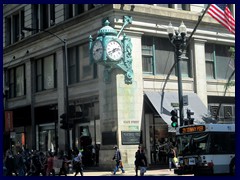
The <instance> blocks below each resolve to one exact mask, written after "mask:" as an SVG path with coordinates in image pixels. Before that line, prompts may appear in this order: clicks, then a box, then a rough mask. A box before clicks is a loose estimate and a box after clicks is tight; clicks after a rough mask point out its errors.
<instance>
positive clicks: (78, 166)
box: [73, 150, 83, 176]
mask: <svg viewBox="0 0 240 180" xmlns="http://www.w3.org/2000/svg"><path fill="white" fill-rule="evenodd" d="M76 155H77V156H76V157H75V158H74V159H73V166H74V169H75V170H76V173H75V175H74V176H76V175H77V174H78V173H79V172H80V174H81V176H83V168H82V152H81V151H78V150H77V151H76Z"/></svg>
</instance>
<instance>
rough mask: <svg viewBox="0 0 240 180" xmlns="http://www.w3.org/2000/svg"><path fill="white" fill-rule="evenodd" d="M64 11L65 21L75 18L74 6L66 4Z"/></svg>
mask: <svg viewBox="0 0 240 180" xmlns="http://www.w3.org/2000/svg"><path fill="white" fill-rule="evenodd" d="M64 11H65V19H70V18H72V17H73V4H65V5H64Z"/></svg>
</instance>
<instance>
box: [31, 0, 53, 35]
mask: <svg viewBox="0 0 240 180" xmlns="http://www.w3.org/2000/svg"><path fill="white" fill-rule="evenodd" d="M32 19H33V25H32V28H33V29H36V30H34V31H33V33H37V32H39V31H42V30H44V29H47V28H49V27H50V26H53V25H54V24H55V4H33V5H32Z"/></svg>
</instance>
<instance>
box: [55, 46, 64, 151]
mask: <svg viewBox="0 0 240 180" xmlns="http://www.w3.org/2000/svg"><path fill="white" fill-rule="evenodd" d="M63 58H64V54H63V49H59V50H57V52H56V66H57V70H58V71H57V77H58V78H57V86H58V92H57V93H58V125H57V130H58V147H59V150H65V137H66V136H65V130H63V129H60V115H61V114H63V113H64V103H65V102H64V97H65V84H64V73H63V72H64V71H65V70H64V63H63V62H64V59H63ZM58 152H59V151H58Z"/></svg>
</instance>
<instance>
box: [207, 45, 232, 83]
mask: <svg viewBox="0 0 240 180" xmlns="http://www.w3.org/2000/svg"><path fill="white" fill-rule="evenodd" d="M229 49H230V46H226V45H219V44H208V43H207V44H206V45H205V60H206V74H207V78H209V79H228V78H229V77H230V75H231V74H232V72H233V71H234V69H235V61H234V59H233V58H231V54H230V52H229ZM232 79H235V76H233V77H232Z"/></svg>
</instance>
